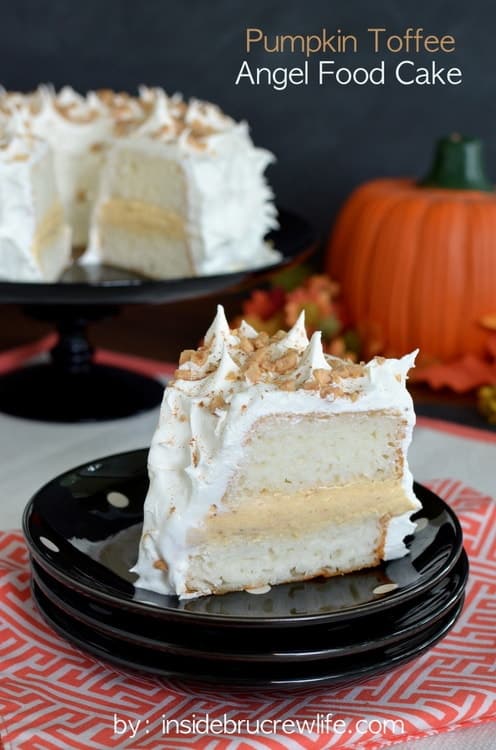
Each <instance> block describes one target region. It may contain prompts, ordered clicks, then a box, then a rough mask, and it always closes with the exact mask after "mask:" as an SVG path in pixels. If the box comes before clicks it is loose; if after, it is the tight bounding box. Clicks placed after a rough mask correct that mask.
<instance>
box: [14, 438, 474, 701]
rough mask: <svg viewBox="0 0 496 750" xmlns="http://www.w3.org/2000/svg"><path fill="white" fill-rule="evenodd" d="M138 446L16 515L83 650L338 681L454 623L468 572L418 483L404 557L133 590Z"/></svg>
mask: <svg viewBox="0 0 496 750" xmlns="http://www.w3.org/2000/svg"><path fill="white" fill-rule="evenodd" d="M146 456H147V452H146V451H144V450H143V451H133V452H130V453H123V454H119V455H116V456H110V457H107V458H102V459H99V460H97V461H93V462H92V463H90V464H85V465H84V466H80V467H78V468H76V469H73V470H71V471H69V472H67V473H65V474H63V475H62V476H60V477H58V478H56V479H54V480H53V481H52V482H50V483H49V484H47V485H46V486H45V487H43V488H42V489H41V490H40V491H39V492H38V493H37V494H36V495H35V496H34V498H33V499H32V500H31V501H30V503H29V505H28V506H27V508H26V511H25V514H24V521H23V526H24V533H25V536H26V540H27V544H28V547H29V551H30V554H31V564H32V576H33V595H34V598H35V600H36V602H37V604H38V606H39V608H40V610H41V612H42V614H43V616H44V618H45V619H46V620H47V621H48V623H49V624H50V625H51V626H52V627H53V628H54V629H55V630H56V631H58V632H59V633H60V634H61V635H63V636H64V637H65V638H67V639H68V640H70V641H72V642H73V643H75V644H76V645H77V646H79V647H80V648H82V649H84V650H86V651H89V652H90V653H92V654H94V655H96V656H97V657H99V658H104V659H106V660H108V661H110V662H113V663H115V664H118V665H121V666H124V667H131V668H135V669H139V670H141V671H145V672H148V673H152V674H157V675H161V676H164V677H167V678H180V679H181V680H185V679H189V680H192V681H194V682H201V683H214V684H215V685H216V686H217V687H221V686H222V685H229V686H234V685H239V686H241V687H249V688H255V687H260V688H261V687H295V686H308V687H311V686H318V685H333V686H342V685H345V684H349V683H351V682H354V681H357V680H362V679H364V678H367V677H371V676H375V675H377V674H380V673H382V672H385V671H389V670H390V669H393V668H395V667H397V666H400V665H402V664H404V663H406V662H407V661H409V660H411V659H413V658H415V657H417V656H419V655H420V654H422V653H423V652H424V651H426V650H427V649H428V648H430V647H431V646H432V645H434V644H435V643H437V642H438V641H439V640H440V639H441V638H443V637H444V636H445V635H446V633H447V632H448V631H449V630H450V629H451V628H452V627H453V625H454V624H455V622H456V620H457V618H458V616H459V614H460V612H461V609H462V606H463V597H464V589H465V585H466V582H467V576H468V561H467V556H466V554H465V552H464V550H463V547H462V533H461V529H460V525H459V523H458V520H457V518H456V516H455V515H454V513H453V511H452V510H451V509H450V508H449V507H448V506H447V505H446V504H445V503H444V502H443V501H442V500H441V499H440V498H438V497H437V496H436V495H434V494H433V493H432V492H430V491H429V490H427V489H426V488H425V487H422V486H420V485H416V487H415V489H416V493H417V496H418V497H419V499H420V500H421V501H422V505H423V509H422V511H420V512H419V513H418V514H417V517H416V520H417V530H416V532H415V535H414V536H412V537H411V538H409V540H408V542H407V543H408V546H409V547H410V554H409V555H407V556H406V557H403V558H401V559H399V560H393V561H391V562H388V563H384V564H383V565H382V566H380V567H378V568H374V569H371V570H366V571H362V572H359V573H351V574H348V575H345V576H339V577H336V578H330V579H315V580H313V581H306V582H302V583H296V584H285V585H281V586H274V587H273V588H272V589H271V590H270V591H268V592H266V593H263V594H257V595H254V594H250V593H247V592H237V593H231V594H225V595H223V596H209V597H201V598H199V599H194V600H187V601H180V600H178V599H177V598H176V597H172V596H162V595H159V594H155V593H153V592H150V591H146V590H144V589H136V588H135V587H134V585H133V580H134V576H133V574H131V573H129V568H130V567H132V565H133V563H134V562H135V558H136V551H137V545H138V540H139V534H140V529H141V522H142V518H143V502H144V498H145V495H146V490H147V486H148V479H147V473H146Z"/></svg>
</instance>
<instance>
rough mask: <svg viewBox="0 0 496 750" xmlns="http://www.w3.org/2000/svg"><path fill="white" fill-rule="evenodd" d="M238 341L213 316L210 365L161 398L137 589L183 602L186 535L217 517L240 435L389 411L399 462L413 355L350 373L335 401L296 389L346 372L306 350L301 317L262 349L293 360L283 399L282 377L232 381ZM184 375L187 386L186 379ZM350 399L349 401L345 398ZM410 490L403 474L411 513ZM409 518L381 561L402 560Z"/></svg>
mask: <svg viewBox="0 0 496 750" xmlns="http://www.w3.org/2000/svg"><path fill="white" fill-rule="evenodd" d="M240 336H241V337H245V338H247V339H254V338H255V337H256V336H257V333H256V331H254V330H253V328H251V327H250V326H248V325H247V324H246V323H243V324H242V326H241V327H240V329H239V330H238V332H237V333H234V332H232V331H231V330H230V329H229V325H228V323H227V320H226V318H225V315H224V311H223V309H222V308H221V307H219V308H218V312H217V316H216V318H215V320H214V322H213V323H212V325H211V327H210V328H209V330H208V332H207V334H206V336H205V345H206V346H207V347H208V357H207V358H206V359H205V361H204V362H203V363H201V362H195V359H197V358H195V357H193V358H192V359H191V360H190V361H187V362H185V363H184V364H182V365H181V366H180V371H179V372H178V373H177V374H176V375H177V376H178V377H177V379H176V380H174V381H173V382H172V383H171V384H170V385H169V386H168V387H167V388H166V390H165V393H164V398H163V402H162V406H161V410H160V417H159V424H158V426H157V429H156V431H155V434H154V436H153V439H152V444H151V448H150V453H149V462H148V465H149V475H150V488H149V492H148V495H147V498H146V502H145V507H144V526H143V537H142V541H141V545H140V550H139V558H138V562H137V564H136V566H135V568H133V570H134V571H135V572H136V573H137V574H138V576H139V579H138V583H137V584H136V585H137V586H139V587H142V588H148V589H151V590H153V591H158V592H160V593H166V594H171V593H177V594H179V595H180V596H181V597H183V598H186V597H187V596H188V593H187V591H186V573H187V568H188V555H189V553H190V548H189V547H188V543H187V537H188V532H189V531H190V529H192V528H194V527H195V526H198V525H199V524H201V523H202V521H203V520H204V519H205V518H206V516H207V513H208V510H209V508H210V506H211V505H212V504H215V505H217V506H218V507H219V508H222V498H223V497H224V494H225V492H226V490H227V488H228V485H229V482H230V480H231V478H232V476H233V475H234V474H235V472H236V469H237V467H238V466H239V464H240V463H241V461H242V458H243V442H244V439H245V436H246V435H247V434H248V433H249V431H250V430H251V428H252V427H253V425H254V423H255V422H256V421H257V420H259V419H260V418H261V417H266V416H269V415H277V414H288V413H289V414H295V415H298V414H312V413H317V414H336V413H340V412H348V413H349V412H360V411H368V410H381V409H394V411H397V412H400V413H401V414H402V415H404V418H405V421H406V423H407V429H406V435H405V439H404V446H403V449H404V452H405V455H406V451H407V448H408V446H409V444H410V441H411V433H412V429H413V425H414V422H415V414H414V411H413V403H412V399H411V397H410V395H409V393H408V391H407V389H406V387H405V382H406V376H407V372H408V370H409V369H410V368H411V367H412V366H413V363H414V359H415V356H416V352H414V353H413V354H409V355H407V356H405V357H403V358H402V359H386V360H382V359H374V360H372V361H371V362H369V363H368V364H366V365H364V366H363V367H362V368H361V375H360V377H357V376H356V373H355V376H354V377H350V378H346V377H345V378H344V379H343V380H341V381H340V392H337V393H330V394H329V395H327V396H324V397H323V396H322V395H321V394H320V392H319V391H318V390H317V391H315V390H305V389H304V388H302V387H299V386H301V385H302V384H303V383H306V382H307V381H309V380H311V379H312V378H313V377H314V376H315V373H316V371H317V372H318V371H320V370H332V368H333V367H334V366H336V365H338V364H339V363H340V364H344V363H343V362H342V360H337V358H335V357H330V356H328V355H326V354H324V352H323V349H322V344H321V341H320V333H315V334H314V335H313V336H312V339H311V341H310V342H309V341H308V338H307V335H306V333H305V326H304V319H303V315H301V316H300V318H299V319H298V321H297V323H296V324H295V326H294V327H293V328H292V329H291V330H290V331H289V332H288V333H287V334H286V336H285V337H284V338H281V339H280V340H278V341H275V342H273V343H272V344H270V356H271V359H275V358H276V357H281V356H283V355H284V354H285V353H287V352H290V351H291V352H294V350H296V352H297V353H298V358H299V361H298V363H297V367H296V368H295V369H294V371H293V372H292V373H291V377H292V378H293V379H295V380H296V381H297V387H296V389H295V390H292V391H291V392H288V391H285V390H283V389H282V388H281V385H282V383H283V381H284V379H285V377H286V376H282V377H279V376H277V375H276V374H273V375H270V374H269V375H267V376H266V377H265V379H264V380H262V381H259V382H251V380H250V377H249V370H248V371H247V372H246V373H245V376H244V377H241V378H239V379H236V376H237V375H238V374H239V369H240V366H242V360H243V356H245V357H248V355H247V354H246V355H243V353H242V352H240V349H239V344H240ZM235 360H237V362H238V363H239V364H237V363H236V361H235ZM185 371H187V372H188V373H190V374H189V375H187V377H191V378H194V379H191V380H188V379H185V378H184V372H185ZM351 393H353V398H350V397H349V395H348V394H351ZM212 404H213V405H215V408H214V409H212V408H211V407H212ZM209 405H210V408H208V407H209ZM412 483H413V479H412V476H411V473H410V471H409V470H408V468H407V467H405V472H404V476H403V486H404V490H405V493H406V495H407V497H408V498H409V499H410V500H411V502H412V505H413V507H415V508H419V507H420V503H419V502H418V501H417V499H416V498H415V496H414V494H413V490H412ZM172 508H174V512H173V513H172V514H171V513H170V511H171V510H172ZM411 513H412V511H411V512H409V513H406V514H405V515H404V517H402V519H401V521H400V520H396V521H395V524H394V525H391V527H390V529H389V530H388V533H387V539H386V552H385V557H386V558H389V557H391V556H394V557H399V556H401V555H403V554H406V549H405V546H404V544H403V539H404V537H405V536H406V535H407V534H409V533H412V531H413V529H414V528H415V526H414V524H413V523H412V522H411V521H410V520H409V517H410V515H411ZM157 559H162V560H165V562H166V563H167V565H168V571H167V572H164V571H162V570H157V568H154V567H153V563H154V562H155V561H156V560H157Z"/></svg>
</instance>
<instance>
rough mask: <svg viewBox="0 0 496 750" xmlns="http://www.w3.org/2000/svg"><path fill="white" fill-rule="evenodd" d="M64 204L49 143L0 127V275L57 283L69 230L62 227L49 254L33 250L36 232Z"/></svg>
mask: <svg viewBox="0 0 496 750" xmlns="http://www.w3.org/2000/svg"><path fill="white" fill-rule="evenodd" d="M57 205H60V204H59V200H58V195H57V189H56V185H55V178H54V172H53V164H52V156H51V153H50V149H49V147H48V145H47V144H46V143H45V142H44V141H42V140H40V139H39V138H36V137H34V136H32V135H30V134H28V133H22V132H20V131H19V130H17V132H13V133H12V132H9V131H8V130H6V129H3V128H2V127H0V258H1V264H0V278H2V279H5V280H8V281H44V280H45V281H53V280H54V279H55V277H56V276H57V275H58V274H59V273H60V271H61V270H62V268H63V266H64V265H66V264H67V262H68V260H69V254H70V229H69V227H67V226H64V225H61V226H60V228H59V231H58V232H57V234H56V235H55V236H54V238H53V240H52V242H53V243H56V246H54V247H53V252H52V254H51V255H49V256H48V257H44V258H41V257H40V256H39V255H38V254H37V253H36V252H33V243H34V240H35V237H36V232H37V229H38V227H39V226H40V224H41V223H42V222H43V219H44V218H45V216H46V215H47V214H48V213H49V212H50V210H51V209H52V210H53V209H54V208H56V207H57Z"/></svg>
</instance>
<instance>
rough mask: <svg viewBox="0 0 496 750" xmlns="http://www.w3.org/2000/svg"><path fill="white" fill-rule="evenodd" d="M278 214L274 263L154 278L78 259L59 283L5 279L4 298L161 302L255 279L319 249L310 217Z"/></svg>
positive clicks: (0, 291)
mask: <svg viewBox="0 0 496 750" xmlns="http://www.w3.org/2000/svg"><path fill="white" fill-rule="evenodd" d="M278 219H279V229H277V230H274V231H273V232H271V233H270V234H269V235H267V238H266V239H267V241H268V242H270V243H271V244H272V245H273V246H274V247H275V248H276V250H278V251H279V252H280V253H281V260H280V261H279V262H278V263H275V264H273V265H270V266H261V267H257V268H253V269H245V270H241V271H236V272H233V273H225V274H218V275H215V276H197V277H194V278H183V279H168V280H164V281H160V280H158V281H155V280H153V281H152V280H150V279H145V278H143V277H141V276H137V275H135V274H132V273H129V272H127V271H123V270H120V269H117V268H110V267H107V266H80V265H78V264H77V263H75V264H73V265H72V266H71V267H70V268H69V269H68V270H67V271H66V272H65V274H64V275H63V276H62V279H61V280H60V281H59V282H57V283H53V284H46V283H25V282H8V281H0V302H1V303H2V304H5V303H16V304H23V305H107V304H109V305H120V304H129V303H161V302H174V301H177V300H183V299H188V298H192V297H199V296H203V295H208V294H214V293H216V292H220V291H222V290H224V289H228V288H231V287H235V286H238V285H240V284H244V283H248V284H249V283H251V282H252V281H254V280H255V279H256V278H258V277H259V276H261V275H264V274H266V273H268V272H270V271H273V270H275V269H278V268H283V267H284V266H286V265H289V264H291V263H294V262H297V261H298V262H300V261H302V260H304V259H305V257H306V256H307V255H309V254H310V253H311V252H312V251H313V249H314V248H315V244H316V237H315V233H314V231H313V230H312V228H311V226H310V224H309V223H308V222H307V221H306V220H305V219H303V218H302V217H300V216H298V215H296V214H294V213H292V212H290V211H285V210H283V209H279V214H278ZM137 252H139V248H137Z"/></svg>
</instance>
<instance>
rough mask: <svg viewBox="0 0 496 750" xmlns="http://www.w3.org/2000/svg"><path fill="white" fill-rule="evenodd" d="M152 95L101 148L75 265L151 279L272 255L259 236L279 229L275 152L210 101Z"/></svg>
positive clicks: (263, 260)
mask: <svg viewBox="0 0 496 750" xmlns="http://www.w3.org/2000/svg"><path fill="white" fill-rule="evenodd" d="M152 91H153V90H152ZM150 96H153V97H154V99H153V111H152V112H151V113H150V114H149V116H148V117H147V118H146V119H145V120H144V121H143V123H142V124H141V125H140V126H137V127H135V128H132V129H130V132H129V133H128V135H127V137H124V136H123V137H120V138H118V139H116V140H115V141H114V144H113V147H112V149H111V151H110V152H109V154H108V158H107V162H106V165H105V167H104V170H103V173H102V178H101V184H100V192H99V196H98V198H97V202H96V206H95V211H94V214H93V220H92V228H91V231H90V242H89V248H88V251H87V253H86V254H85V255H84V256H83V259H82V262H85V263H104V264H107V265H112V266H117V267H122V268H125V269H131V270H133V271H136V272H138V273H140V274H142V275H144V276H148V277H151V278H157V279H167V278H180V277H185V276H197V275H204V274H216V273H226V272H229V271H235V270H239V269H240V268H247V267H248V268H249V267H254V266H257V265H267V264H270V263H272V262H276V261H277V260H278V259H279V257H280V256H279V254H278V253H277V252H275V251H274V250H273V249H271V248H270V247H269V246H268V245H267V244H266V243H265V241H264V237H265V235H266V234H267V232H268V231H269V230H270V229H272V228H274V227H276V226H277V222H276V212H275V208H274V204H273V202H272V193H271V191H270V189H269V187H268V185H267V183H266V181H265V178H264V176H263V172H264V170H265V168H266V166H267V165H268V164H269V163H270V162H271V161H272V159H273V157H272V155H271V154H270V153H269V152H268V151H265V150H263V149H258V148H255V147H254V145H253V143H252V141H251V139H250V136H249V134H248V127H247V125H246V123H235V122H234V121H233V120H231V119H230V118H229V117H226V116H225V115H224V114H223V113H222V112H221V111H220V110H219V109H218V108H217V107H215V106H214V105H212V104H207V103H204V102H198V101H196V100H192V101H190V102H189V104H186V102H184V101H183V100H182V98H181V97H179V96H175V97H167V96H166V95H165V94H164V92H163V91H162V92H160V91H155V93H154V94H150V93H148V97H150ZM142 99H143V101H147V98H146V90H144V91H143V92H142Z"/></svg>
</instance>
